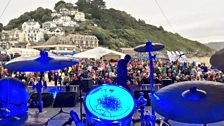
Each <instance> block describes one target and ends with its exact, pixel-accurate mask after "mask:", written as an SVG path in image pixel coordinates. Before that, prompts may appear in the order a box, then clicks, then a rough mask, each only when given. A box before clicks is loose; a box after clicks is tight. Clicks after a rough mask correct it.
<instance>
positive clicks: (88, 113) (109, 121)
mask: <svg viewBox="0 0 224 126" xmlns="http://www.w3.org/2000/svg"><path fill="white" fill-rule="evenodd" d="M108 85H110V86H114V87H119V88H122V89H124V90H125V91H127V92H128V93H129V94H130V95H131V97H132V99H133V102H134V106H133V109H132V111H131V112H130V113H129V114H128V115H127V116H126V117H123V118H121V119H118V120H107V119H102V118H99V117H97V116H96V115H94V114H93V113H92V112H90V111H89V110H88V109H87V106H86V97H87V96H88V95H89V94H90V92H91V91H93V90H94V89H96V88H99V87H101V86H108ZM136 106H137V105H136V102H135V99H134V97H133V95H132V94H131V93H130V92H129V91H128V90H127V89H126V88H124V87H123V86H121V85H114V84H102V85H98V86H96V87H94V88H92V89H91V90H90V91H89V92H88V93H87V94H86V96H85V97H84V108H85V110H86V114H87V116H89V115H90V114H91V115H93V117H94V118H97V119H98V120H99V121H103V122H104V121H105V122H108V123H113V122H115V121H116V122H117V121H120V120H127V119H128V118H129V117H130V116H131V115H133V114H134V112H135V111H136ZM105 122H104V123H105ZM89 123H90V122H89Z"/></svg>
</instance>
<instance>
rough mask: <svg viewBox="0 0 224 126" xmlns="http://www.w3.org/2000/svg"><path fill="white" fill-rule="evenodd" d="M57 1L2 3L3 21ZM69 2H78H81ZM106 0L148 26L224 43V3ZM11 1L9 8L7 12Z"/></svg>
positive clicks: (3, 0)
mask: <svg viewBox="0 0 224 126" xmlns="http://www.w3.org/2000/svg"><path fill="white" fill-rule="evenodd" d="M9 1H10V2H9ZM57 1H58V0H1V4H0V22H2V23H3V24H4V25H6V24H7V23H8V21H9V20H10V19H13V18H17V17H18V16H20V15H21V14H23V13H24V12H26V11H32V10H35V9H36V8H37V7H40V6H41V7H44V8H49V9H52V8H53V7H54V4H55V3H56V2H57ZM65 1H66V2H71V3H75V2H76V1H77V0H65ZM104 1H105V2H106V6H107V8H115V9H118V10H124V11H126V12H127V13H129V14H131V15H132V16H133V17H135V18H136V19H142V20H145V22H146V23H148V24H152V25H155V26H162V27H163V28H164V29H165V30H167V31H170V32H174V33H178V34H180V35H182V36H183V37H185V38H189V39H191V40H197V41H200V42H203V43H207V42H217V41H224V16H223V15H224V7H223V5H224V0H104ZM156 1H157V3H158V4H156ZM8 2H9V5H8V7H7V8H6V9H5V11H4V8H5V6H6V5H7V3H8ZM158 5H159V6H160V8H161V9H160V8H159V7H158ZM161 10H162V11H163V14H162V12H161ZM3 12H4V13H3ZM164 15H165V16H164ZM149 39H150V38H149Z"/></svg>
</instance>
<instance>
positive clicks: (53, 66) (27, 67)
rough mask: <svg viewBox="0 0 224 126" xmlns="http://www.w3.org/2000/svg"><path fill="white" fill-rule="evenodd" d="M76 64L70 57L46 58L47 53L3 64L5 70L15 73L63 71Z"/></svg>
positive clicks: (19, 58)
mask: <svg viewBox="0 0 224 126" xmlns="http://www.w3.org/2000/svg"><path fill="white" fill-rule="evenodd" d="M75 64H78V61H77V60H75V59H74V58H72V57H65V56H56V55H52V56H48V53H47V52H41V53H40V56H34V57H18V58H15V59H13V60H11V61H9V62H7V63H6V64H5V68H7V69H9V70H11V71H17V72H44V71H49V70H58V69H64V68H66V67H69V66H73V65H75Z"/></svg>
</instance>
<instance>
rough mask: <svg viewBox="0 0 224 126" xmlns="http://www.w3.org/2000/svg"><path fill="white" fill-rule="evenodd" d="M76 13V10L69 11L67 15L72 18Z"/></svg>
mask: <svg viewBox="0 0 224 126" xmlns="http://www.w3.org/2000/svg"><path fill="white" fill-rule="evenodd" d="M77 12H78V10H70V12H69V15H71V16H73V15H75V14H76V13H77Z"/></svg>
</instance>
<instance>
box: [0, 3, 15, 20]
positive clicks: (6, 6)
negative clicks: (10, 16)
mask: <svg viewBox="0 0 224 126" xmlns="http://www.w3.org/2000/svg"><path fill="white" fill-rule="evenodd" d="M11 1H12V0H8V2H7V4H6V5H5V8H4V9H3V11H2V13H1V15H0V18H1V17H2V15H3V14H4V13H5V11H6V9H7V8H8V6H9V4H10V2H11Z"/></svg>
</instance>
